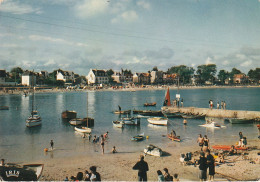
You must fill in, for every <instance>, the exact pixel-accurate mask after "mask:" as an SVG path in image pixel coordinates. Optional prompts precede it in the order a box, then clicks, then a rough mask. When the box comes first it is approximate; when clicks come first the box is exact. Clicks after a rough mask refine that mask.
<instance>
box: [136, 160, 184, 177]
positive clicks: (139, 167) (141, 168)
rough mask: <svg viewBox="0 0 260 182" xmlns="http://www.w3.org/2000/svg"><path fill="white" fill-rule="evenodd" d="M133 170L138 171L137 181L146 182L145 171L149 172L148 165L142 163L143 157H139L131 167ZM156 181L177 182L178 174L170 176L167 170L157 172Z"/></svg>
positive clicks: (144, 162)
mask: <svg viewBox="0 0 260 182" xmlns="http://www.w3.org/2000/svg"><path fill="white" fill-rule="evenodd" d="M133 170H138V181H147V171H149V167H148V163H147V162H146V161H144V156H143V155H141V156H140V160H139V161H138V162H137V163H136V164H135V165H134V166H133ZM157 175H158V181H179V178H178V174H174V175H173V176H171V175H170V173H169V171H168V169H167V168H164V169H163V173H162V171H161V170H158V171H157Z"/></svg>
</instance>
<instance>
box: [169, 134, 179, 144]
mask: <svg viewBox="0 0 260 182" xmlns="http://www.w3.org/2000/svg"><path fill="white" fill-rule="evenodd" d="M167 137H168V138H169V139H170V140H172V141H176V142H180V141H181V138H180V136H171V135H170V134H168V135H167Z"/></svg>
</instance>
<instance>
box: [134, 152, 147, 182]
mask: <svg viewBox="0 0 260 182" xmlns="http://www.w3.org/2000/svg"><path fill="white" fill-rule="evenodd" d="M133 170H138V181H147V171H149V167H148V164H147V162H145V161H144V156H143V155H141V156H140V161H138V162H137V163H136V164H135V165H134V167H133Z"/></svg>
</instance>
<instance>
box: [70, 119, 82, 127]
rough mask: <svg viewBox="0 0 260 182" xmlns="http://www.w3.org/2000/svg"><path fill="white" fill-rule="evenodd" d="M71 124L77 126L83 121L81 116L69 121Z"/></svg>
mask: <svg viewBox="0 0 260 182" xmlns="http://www.w3.org/2000/svg"><path fill="white" fill-rule="evenodd" d="M69 122H70V124H71V125H74V126H77V125H81V124H82V123H83V119H82V118H75V119H72V120H70V121H69Z"/></svg>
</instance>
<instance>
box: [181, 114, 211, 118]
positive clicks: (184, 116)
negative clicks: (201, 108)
mask: <svg viewBox="0 0 260 182" xmlns="http://www.w3.org/2000/svg"><path fill="white" fill-rule="evenodd" d="M181 116H182V118H184V119H204V118H205V116H206V115H205V114H197V115H195V114H182V115H181Z"/></svg>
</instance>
